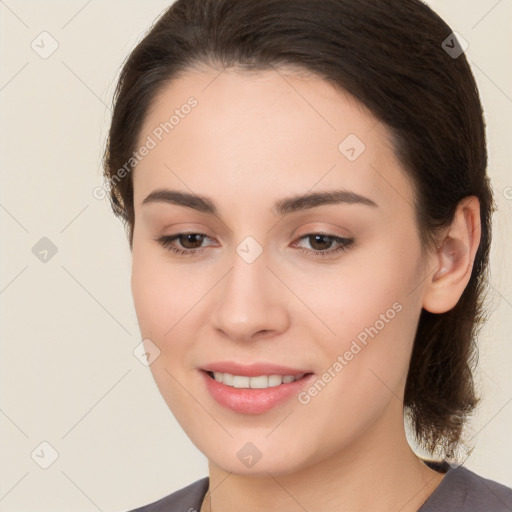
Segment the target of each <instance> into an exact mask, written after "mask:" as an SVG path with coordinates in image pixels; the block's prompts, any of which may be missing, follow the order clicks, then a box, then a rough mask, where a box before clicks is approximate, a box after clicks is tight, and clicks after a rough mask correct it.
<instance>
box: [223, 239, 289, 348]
mask: <svg viewBox="0 0 512 512" xmlns="http://www.w3.org/2000/svg"><path fill="white" fill-rule="evenodd" d="M268 254H269V253H268V252H267V251H265V250H264V249H263V247H262V246H260V244H258V243H257V242H256V241H255V240H254V239H251V237H248V238H247V239H244V241H242V242H241V243H240V244H239V245H238V246H237V247H236V249H235V253H234V254H233V257H232V258H231V260H230V265H231V268H230V271H229V272H228V273H227V275H226V276H225V279H224V283H223V285H222V286H221V288H220V294H219V295H218V297H217V298H218V305H217V307H216V310H215V311H216V315H215V324H216V327H217V328H219V329H221V330H222V331H224V332H225V334H226V335H228V336H229V337H230V338H232V339H238V340H245V339H250V338H251V337H252V336H254V335H256V334H257V333H258V332H260V331H280V330H282V329H284V328H286V323H287V318H288V315H287V312H286V309H285V307H284V303H283V302H284V301H282V296H281V293H282V291H283V290H278V289H277V288H278V286H279V284H278V280H277V279H276V277H275V276H274V275H273V273H272V272H271V271H270V270H269V268H267V266H268V265H269V264H270V262H269V258H268ZM276 287H277V288H276Z"/></svg>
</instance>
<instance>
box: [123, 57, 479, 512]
mask: <svg viewBox="0 0 512 512" xmlns="http://www.w3.org/2000/svg"><path fill="white" fill-rule="evenodd" d="M190 96H194V97H195V98H196V99H197V101H198V105H197V106H196V107H195V108H194V109H193V110H192V111H191V112H190V114H188V115H187V116H185V117H184V118H183V119H180V122H179V124H178V125H177V126H175V127H174V129H173V130H172V132H170V133H169V134H168V135H166V136H164V137H163V139H162V141H161V142H159V143H158V144H157V146H156V147H155V148H154V149H152V150H151V151H150V152H149V154H148V155H147V156H146V157H145V158H144V159H143V160H142V161H141V162H140V163H139V164H138V165H137V168H136V169H135V171H134V174H133V183H134V205H135V219H136V220H135V229H134V238H133V272H132V292H133V297H134V303H135V308H136V312H137V317H138V321H139V325H140V330H141V334H142V338H143V339H150V340H151V342H152V343H153V344H154V345H156V346H157V347H158V349H159V350H160V355H159V357H158V358H156V359H155V360H154V362H153V363H152V364H151V366H150V368H151V371H152V373H153V376H154V378H155V381H156V383H157V385H158V387H159V389H160V392H161V393H162V396H163V397H164V399H165V400H166V402H167V404H168V405H169V407H170V409H171V410H172V412H173V414H174V415H175V417H176V419H177V420H178V422H179V423H180V425H181V426H182V427H183V429H184V431H185V432H186V433H187V435H188V436H189V437H190V439H191V440H192V442H193V443H194V444H195V445H196V446H197V447H198V449H199V450H201V451H202V452H203V453H204V454H205V455H206V456H207V458H208V460H209V476H210V490H211V492H212V495H211V503H212V510H216V511H223V512H231V511H235V510H236V511H239V510H242V509H243V510H247V511H258V510H266V511H269V512H272V511H278V510H279V511H281V510H288V511H295V510H297V511H300V510H308V511H310V512H313V511H323V512H329V511H335V510H336V511H338V510H350V511H363V510H364V511H367V512H371V511H379V512H385V511H390V512H391V511H392V512H396V511H398V510H400V511H401V512H413V511H416V510H417V509H418V508H419V507H420V506H421V504H422V503H423V502H424V501H425V500H426V499H427V498H428V496H429V495H430V494H431V493H432V491H433V490H434V489H435V488H436V487H437V486H438V485H439V483H440V482H441V480H442V478H443V475H442V474H440V473H437V472H435V471H433V470H432V469H430V468H428V467H427V466H426V465H425V464H424V463H423V462H422V461H421V460H420V459H419V458H418V457H417V456H416V455H415V453H414V452H413V450H412V449H411V448H410V446H409V444H408V442H407V439H406V436H405V430H404V422H403V402H402V398H403V394H404V387H405V381H406V377H407V370H408V364H409V358H410V354H411V350H412V343H413V340H414V335H415V330H416V327H417V322H418V319H419V315H420V313H421V309H422V308H425V309H427V310H429V311H431V312H433V313H441V312H444V311H448V310H449V309H451V308H452V307H453V306H454V305H455V304H456V303H457V301H458V299H459V298H460V296H461V294H462V292H463V290H464V288H465V287H466V285H467V283H468V281H469V278H470V274H471V268H472V265H473V260H474V256H475V253H476V249H477V247H478V243H479V240H480V224H479V222H478V219H479V204H478V200H477V199H476V198H475V197H470V198H466V199H465V200H464V201H462V202H461V203H460V205H459V208H458V210H457V213H456V216H455V219H454V222H453V224H452V226H451V227H450V228H449V229H447V230H446V231H445V233H443V236H442V238H441V240H442V241H444V243H442V244H440V248H439V249H438V250H437V251H436V250H434V251H432V252H431V253H428V254H425V253H424V252H423V251H422V249H421V246H420V241H419V237H418V232H417V226H416V224H415V219H414V210H413V204H414V201H413V190H412V188H411V183H410V182H409V181H408V180H407V178H406V175H405V173H404V171H403V169H402V167H401V165H400V163H399V161H398V160H397V158H396V157H395V155H394V153H393V150H392V146H391V144H390V142H389V134H388V132H387V131H386V128H385V127H384V126H383V125H382V124H381V123H377V122H376V120H375V119H374V118H373V116H372V115H371V114H370V113H369V112H367V111H366V110H365V109H363V108H362V107H361V106H360V105H359V104H358V103H357V102H356V101H355V100H354V99H353V98H351V97H349V96H347V95H346V94H343V93H341V92H340V91H339V90H335V89H334V88H333V87H332V86H331V85H329V84H328V83H327V82H325V81H323V80H321V79H319V78H315V77H309V78H305V77H304V76H299V75H297V74H294V73H293V72H288V73H287V72H285V71H284V69H283V68H280V70H279V73H277V72H276V71H273V70H270V71H265V72H259V73H247V72H234V71H233V70H224V71H223V72H222V73H220V74H219V71H218V70H213V69H211V68H206V67H205V68H202V69H195V70H190V71H188V72H186V73H185V74H184V75H182V76H180V77H179V78H178V79H176V80H174V81H173V82H171V83H170V84H169V85H168V86H167V87H166V88H165V90H164V91H163V92H162V94H160V95H159V96H158V97H157V99H156V101H155V103H154V105H152V108H151V111H150V112H149V115H148V117H147V118H146V120H145V123H144V126H143V128H142V130H141V133H140V137H139V142H140V143H143V142H144V141H145V140H146V137H147V136H148V135H150V134H151V132H152V130H154V128H155V127H156V126H158V125H159V124H160V123H161V122H165V121H166V120H168V119H169V116H170V115H171V114H172V112H173V111H174V110H175V109H176V108H179V107H180V106H181V105H183V104H185V103H186V101H187V99H188V98H189V97H190ZM349 134H355V135H356V136H357V138H358V139H359V140H361V141H362V142H363V143H364V145H365V146H366V149H365V150H364V151H363V152H362V153H361V154H360V155H359V156H358V157H357V158H356V159H355V160H354V161H350V160H349V159H347V158H346V156H345V155H344V154H342V152H341V151H340V150H339V149H338V146H339V144H340V143H341V142H342V141H343V140H344V139H345V138H346V137H347V135H349ZM160 189H170V190H177V191H181V192H185V193H191V194H194V195H200V196H206V197H208V198H210V199H211V201H212V202H213V203H214V204H215V206H216V207H217V213H216V215H214V214H211V213H207V212H201V211H197V210H195V209H192V208H189V207H185V206H182V205H177V204H172V203H170V202H167V201H163V200H158V201H157V200H155V201H148V202H146V203H143V201H144V199H145V198H146V197H147V196H148V195H149V194H151V193H152V192H154V191H155V190H160ZM340 189H344V190H348V191H352V192H354V193H357V194H360V195H362V196H364V197H366V198H369V199H371V200H372V201H373V202H374V203H375V204H376V206H369V205H367V204H361V203H353V204H348V203H338V204H323V205H317V206H315V207H314V208H311V209H304V210H302V211H295V212H291V213H288V214H287V215H284V216H276V215H274V214H273V213H272V207H273V205H274V203H275V202H276V201H279V200H281V199H283V198H288V197H290V196H295V195H304V194H307V193H313V192H320V191H322V192H324V191H334V190H340ZM183 232H190V233H199V234H205V235H206V237H204V238H203V239H202V242H201V239H199V241H194V239H192V241H190V242H189V243H188V245H187V239H186V238H185V240H183V239H181V243H180V240H179V239H177V240H175V241H174V242H173V243H172V246H173V247H175V248H178V249H181V250H188V251H189V252H191V253H192V252H193V251H194V248H201V250H202V251H203V252H199V253H197V252H196V254H193V255H178V254H174V253H172V252H171V251H169V249H168V248H166V247H164V246H162V244H161V243H160V242H158V241H156V239H157V238H158V237H161V236H163V235H168V236H171V235H175V234H177V233H183ZM318 232H324V233H327V234H328V235H329V236H334V237H342V238H350V239H354V243H353V244H352V245H351V246H348V248H347V250H346V251H339V252H337V253H334V254H332V255H330V256H325V257H322V256H318V255H317V253H319V252H322V251H324V252H325V251H328V250H331V249H336V248H337V247H338V246H339V244H337V242H336V241H333V240H332V239H329V238H327V239H326V240H324V242H323V244H322V241H321V240H320V244H322V245H318V243H317V244H316V245H315V239H314V238H312V237H308V236H305V235H310V234H311V233H318ZM249 236H250V237H253V238H254V239H255V240H256V241H257V243H258V244H259V246H260V247H261V250H262V252H261V254H260V255H259V257H258V258H257V259H255V260H254V261H252V262H251V263H248V262H247V261H246V260H245V259H244V258H242V257H241V256H240V255H239V253H237V251H236V249H237V247H238V246H239V244H240V243H241V242H242V241H244V239H245V238H246V237H249ZM300 248H304V251H305V252H302V251H301V250H300ZM196 251H197V249H196ZM308 251H309V253H308ZM315 253H316V254H315ZM396 303H399V304H400V305H401V309H400V312H397V313H396V314H394V315H393V319H392V320H389V321H388V322H386V323H385V324H384V327H383V328H381V329H380V330H379V332H378V334H377V335H376V336H375V337H374V338H368V343H367V345H365V346H364V348H363V349H362V350H361V351H360V352H359V353H357V355H356V356H354V357H353V359H351V360H350V361H348V363H347V364H346V366H344V367H343V369H342V371H339V372H338V373H337V374H336V376H335V377H334V378H332V380H331V381H330V382H329V383H328V384H327V385H326V386H325V387H324V388H323V389H322V391H321V392H319V393H318V394H317V395H316V396H314V397H312V398H311V400H310V401H309V402H308V403H307V404H304V403H300V402H299V401H298V400H297V398H296V397H293V398H291V399H289V400H287V401H285V402H284V403H282V404H279V405H278V406H276V407H274V408H272V409H270V410H268V411H266V412H264V413H259V414H244V413H240V412H235V411H233V410H231V409H228V408H226V407H224V406H223V405H221V404H219V403H218V402H217V401H215V400H214V399H213V398H212V396H211V394H210V393H209V392H208V390H207V389H206V386H205V383H204V378H203V374H202V370H201V368H204V366H206V365H207V364H208V363H211V362H213V361H226V360H229V361H235V362H241V363H251V362H253V361H258V362H261V361H263V362H272V363H276V364H282V365H286V366H291V367H293V368H301V369H307V370H308V371H309V372H312V373H313V374H314V375H313V377H314V378H315V379H318V378H319V377H320V376H322V375H323V374H324V372H325V371H326V370H327V369H328V368H329V367H331V368H332V367H333V363H334V362H335V361H336V360H337V357H338V355H340V354H344V353H346V352H347V350H349V349H350V346H351V343H352V342H353V340H354V339H356V338H357V336H358V334H360V333H361V332H362V331H364V329H365V328H366V327H369V326H374V325H376V321H377V320H378V319H379V318H382V317H380V315H381V314H383V313H386V311H388V310H390V308H391V309H392V306H393V304H396ZM248 442H250V443H252V444H253V445H255V446H256V447H257V449H258V450H259V452H260V453H261V459H260V460H259V461H258V462H257V463H256V464H255V465H254V466H252V467H248V466H247V465H246V464H244V463H243V461H242V460H241V459H240V458H239V457H238V456H237V453H238V452H239V450H240V449H241V448H242V447H243V446H245V445H246V443H248ZM202 510H209V501H208V499H206V500H205V502H204V503H203V507H202Z"/></svg>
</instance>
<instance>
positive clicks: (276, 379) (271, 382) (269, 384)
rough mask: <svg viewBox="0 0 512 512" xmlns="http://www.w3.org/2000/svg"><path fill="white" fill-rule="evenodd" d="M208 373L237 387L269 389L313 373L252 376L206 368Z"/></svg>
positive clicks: (226, 384) (215, 378) (222, 381)
mask: <svg viewBox="0 0 512 512" xmlns="http://www.w3.org/2000/svg"><path fill="white" fill-rule="evenodd" d="M205 371H206V373H207V374H208V375H209V376H210V377H211V378H212V379H214V380H215V381H217V382H220V383H221V384H224V385H225V386H229V387H232V388H237V389H267V388H273V387H276V386H281V385H283V384H290V383H291V382H295V381H298V380H301V379H302V378H304V377H305V376H308V375H312V374H311V373H300V374H298V375H279V374H274V375H256V376H253V377H250V376H248V375H233V374H232V373H225V372H212V371H207V370H205Z"/></svg>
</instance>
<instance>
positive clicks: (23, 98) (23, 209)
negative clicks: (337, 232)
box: [0, 0, 512, 512]
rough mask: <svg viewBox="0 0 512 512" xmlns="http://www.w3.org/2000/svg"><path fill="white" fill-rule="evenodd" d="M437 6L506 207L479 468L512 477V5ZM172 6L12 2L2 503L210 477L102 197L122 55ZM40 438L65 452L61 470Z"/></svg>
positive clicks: (481, 377) (103, 495)
mask: <svg viewBox="0 0 512 512" xmlns="http://www.w3.org/2000/svg"><path fill="white" fill-rule="evenodd" d="M429 4H430V5H432V7H433V8H434V9H435V10H436V11H437V12H439V14H440V15H441V16H442V17H443V18H444V19H445V20H446V21H447V22H448V23H449V24H450V25H451V27H452V28H453V29H454V30H455V31H457V32H458V33H460V34H461V35H462V36H463V37H464V39H465V40H466V41H468V43H469V48H468V50H467V52H466V53H467V55H468V57H469V60H470V63H471V65H472V67H473V70H474V73H475V76H476V79H477V82H478V84H479V87H480V91H481V96H482V99H483V103H484V107H485V110H486V117H487V121H488V137H489V150H490V171H489V172H490V175H491V178H492V182H493V187H494V190H495V194H496V201H497V203H498V209H499V211H498V213H497V214H496V215H495V219H494V222H495V224H494V226H495V228H494V229H495V231H494V246H493V251H492V279H491V284H492V287H491V293H490V294H489V308H490V312H491V318H490V320H489V323H488V325H487V326H486V328H485V329H484V330H483V331H482V335H481V343H480V346H481V350H480V371H479V374H478V383H479V386H480V389H481V391H482V393H483V394H484V397H485V399H484V401H483V403H482V406H481V407H480V408H479V410H478V412H477V414H476V416H475V419H474V422H473V425H472V428H473V432H474V435H475V437H474V439H473V442H474V444H475V445H476V448H475V450H474V452H473V453H472V455H471V456H470V457H469V459H468V460H467V461H466V462H465V465H466V466H467V467H469V468H470V469H472V470H473V471H476V472H478V473H480V474H482V475H484V476H487V477H488V478H492V479H495V480H498V481H501V482H503V483H506V484H508V485H512V471H511V470H510V460H511V459H512V445H511V442H510V432H511V426H512V403H511V401H512V385H511V383H512V377H511V374H512V332H511V331H512V270H511V267H510V265H507V264H506V262H507V261H509V262H510V260H511V254H512V246H511V237H510V233H511V230H510V225H511V217H512V215H511V214H512V188H511V187H512V173H511V167H512V164H511V162H512V149H511V148H512V145H511V144H510V138H511V133H512V129H511V117H512V116H511V113H512V76H511V66H510V57H511V55H510V54H511V43H512V35H511V30H510V20H511V19H512V1H511V0H501V1H497V0H472V1H467V0H458V1H455V0H435V1H431V2H429ZM168 5H169V1H164V0H151V1H147V0H146V1H142V0H140V1H133V0H130V1H126V0H125V1H123V2H120V1H117V2H114V1H105V0H104V1H101V2H100V1H98V0H92V1H86V0H81V1H70V0H66V1H47V2H35V1H30V2H29V1H20V0H16V1H15V0H6V1H0V34H1V35H0V37H1V45H0V46H1V59H2V60H1V61H2V66H1V71H0V108H1V125H0V129H1V153H0V154H1V156H0V158H1V162H2V165H1V180H2V187H1V189H0V225H1V228H2V244H1V259H2V266H1V273H0V307H1V315H2V321H1V335H2V357H1V359H0V361H1V363H0V364H1V368H0V370H1V383H0V384H1V389H2V394H1V396H0V433H1V442H2V454H3V455H2V457H1V458H0V460H1V463H0V464H1V467H0V471H1V473H0V510H2V511H34V512H38V511H52V512H58V511H69V510H73V511H76V512H79V511H95V510H101V511H123V510H128V509H131V508H134V507H135V506H140V505H142V504H146V503H149V502H151V501H154V500H156V499H158V498H160V497H162V496H164V495H166V494H168V493H170V492H171V491H173V490H176V489H178V488H181V487H183V486H185V485H187V484H189V483H191V482H192V481H194V480H196V479H198V478H201V477H203V476H205V475H206V474H207V465H206V458H205V457H204V456H203V455H202V454H201V453H199V452H198V451H197V449H196V448H195V447H194V446H193V445H192V443H191V442H190V441H189V440H188V438H187V437H186V435H185V434H184V433H183V432H182V431H181V428H180V427H179V426H178V425H177V423H176V421H175V420H174V418H173V416H172V414H171V413H170V412H169V411H168V409H167V407H166V405H165V403H164V401H163V400H162V399H161V397H160V394H159V392H158V390H157V388H156V386H155V384H154V382H153V380H152V377H151V374H150V371H149V369H148V368H147V367H145V366H143V365H142V364H141V363H140V362H139V360H138V359H136V358H135V357H134V355H133V353H132V351H133V350H134V348H135V347H136V346H137V345H138V344H139V343H140V341H141V340H140V334H139V331H138V327H137V322H136V317H135V313H134V309H133V305H132V300H131V295H130V286H129V282H130V253H129V250H128V244H127V242H126V239H125V235H124V232H123V229H122V225H121V223H120V222H119V221H117V220H116V219H115V218H114V216H113V215H112V214H111V213H110V212H109V209H108V204H107V202H106V200H98V199H96V198H95V197H93V193H92V191H93V189H94V188H95V187H97V186H99V185H101V184H102V179H101V153H102V149H103V145H104V141H105V137H106V134H107V129H108V125H109V119H110V117H109V116H110V111H109V108H108V106H109V105H110V103H111V97H112V93H113V88H114V85H115V80H116V78H117V75H118V72H119V69H120V66H121V64H122V62H123V60H124V59H125V57H126V56H127V54H128V53H129V51H130V50H131V49H132V48H133V47H134V45H135V44H136V43H137V41H138V40H139V39H140V38H141V37H142V35H143V34H144V33H145V31H146V30H147V29H148V28H149V26H150V25H151V23H152V22H153V21H154V19H155V18H156V17H157V16H158V15H159V14H160V13H161V12H162V11H163V10H164V9H165V8H166V7H167V6H168ZM43 31H46V32H48V33H49V34H50V36H46V35H44V36H39V35H40V34H41V32H43ZM41 38H45V39H44V41H45V42H44V48H43V43H41V42H40V41H41ZM34 40H35V43H34V45H37V44H38V45H39V47H37V46H36V48H37V49H38V52H39V53H37V52H36V51H35V50H34V49H33V48H32V47H31V44H32V41H34ZM52 40H55V41H56V42H57V43H58V48H57V50H56V51H55V52H54V53H53V54H52V55H50V56H49V57H47V58H45V59H43V58H42V57H41V56H40V53H41V52H43V51H49V50H50V49H51V44H52ZM440 44H441V41H440ZM507 187H508V188H507ZM43 237H47V238H48V239H50V240H51V241H52V243H53V244H54V245H55V246H56V248H57V253H56V254H55V255H53V256H52V255H51V252H49V253H48V256H47V260H48V261H47V262H46V263H44V262H42V261H40V260H39V259H38V258H37V257H36V256H35V255H34V254H33V252H32V248H33V247H34V245H35V244H36V243H38V241H39V240H40V239H41V238H43ZM43 243H44V242H43ZM40 250H41V249H40ZM36 252H37V251H36ZM41 257H42V256H41ZM42 442H47V443H49V444H50V445H51V446H52V447H53V449H54V450H55V451H56V452H57V453H58V457H57V459H56V460H55V461H54V462H53V464H51V465H50V466H49V467H48V468H47V469H43V468H42V467H40V465H41V464H43V465H44V464H49V463H50V462H52V459H51V456H52V448H50V447H48V446H47V445H42V446H41V443H42Z"/></svg>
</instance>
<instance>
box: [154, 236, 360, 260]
mask: <svg viewBox="0 0 512 512" xmlns="http://www.w3.org/2000/svg"><path fill="white" fill-rule="evenodd" d="M208 238H209V237H208V235H205V234H204V233H194V232H189V233H176V234H175V235H170V236H168V235H164V236H161V237H159V238H157V239H156V241H157V242H158V243H160V245H162V247H164V248H165V249H167V250H169V251H171V252H173V253H175V254H179V255H183V256H192V255H194V254H198V253H202V252H204V251H205V250H206V247H204V246H202V243H203V241H204V240H205V239H208ZM303 239H307V240H308V241H309V242H310V244H311V247H312V248H313V249H306V248H304V247H298V249H299V250H300V251H301V252H303V253H305V254H311V255H313V256H331V255H333V254H337V253H339V252H340V251H346V250H348V248H349V247H350V246H351V245H352V244H353V243H354V239H353V238H343V237H339V236H335V235H329V234H328V233H308V234H307V235H304V236H302V237H300V238H299V240H303ZM175 241H177V242H179V244H180V245H181V247H176V244H175ZM333 243H336V244H338V247H336V248H335V249H331V248H330V247H331V246H332V245H333ZM327 246H328V247H327Z"/></svg>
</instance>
